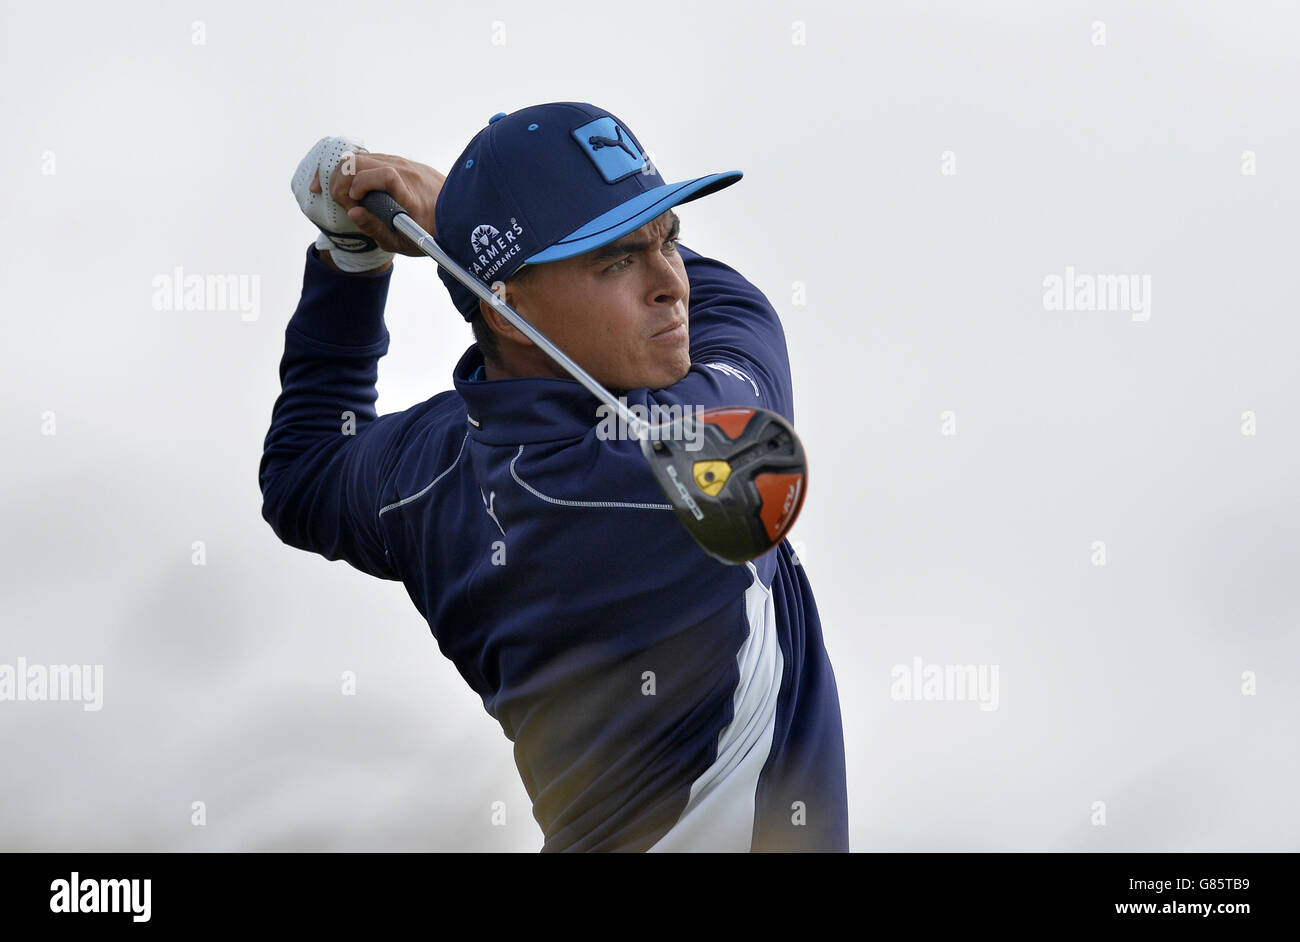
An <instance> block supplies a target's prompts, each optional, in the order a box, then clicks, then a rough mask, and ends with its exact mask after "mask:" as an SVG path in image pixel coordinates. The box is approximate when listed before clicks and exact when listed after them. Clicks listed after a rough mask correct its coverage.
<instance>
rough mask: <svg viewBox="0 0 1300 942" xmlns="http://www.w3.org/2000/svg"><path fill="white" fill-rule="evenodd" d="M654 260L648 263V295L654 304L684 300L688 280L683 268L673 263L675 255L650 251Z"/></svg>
mask: <svg viewBox="0 0 1300 942" xmlns="http://www.w3.org/2000/svg"><path fill="white" fill-rule="evenodd" d="M651 254H652V255H653V256H654V261H653V262H651V263H650V265H651V266H652V267H651V269H650V270H651V273H652V277H651V279H650V287H649V292H650V297H651V299H652V301H653V303H654V304H676V303H677V302H678V301H681V302H683V303H684V302H685V301H686V298H687V292H688V291H689V290H690V282H689V281H688V280H687V278H686V271H685V268H684V267H683V268H678V266H677V265H675V264H673V259H674V257H675V256H671V255H664V253H663V252H652V253H651Z"/></svg>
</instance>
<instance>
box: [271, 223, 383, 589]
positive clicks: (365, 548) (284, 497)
mask: <svg viewBox="0 0 1300 942" xmlns="http://www.w3.org/2000/svg"><path fill="white" fill-rule="evenodd" d="M391 275H392V269H391V268H390V269H388V270H387V271H385V272H382V273H380V274H377V275H356V274H344V273H342V272H337V271H335V270H334V269H332V268H330V267H329V266H328V265H327V264H326V263H325V262H324V261H322V260H321V258H320V256H319V255H317V253H316V249H315V247H314V246H312V247H310V248H309V249H308V250H307V262H306V269H305V271H304V274H303V285H302V297H301V299H300V300H299V302H298V308H297V310H296V311H295V312H294V314H293V317H292V318H291V319H290V320H289V324H288V326H287V327H286V328H285V341H284V356H283V358H282V359H281V361H280V386H281V391H280V395H279V397H278V398H277V399H276V401H275V406H274V407H273V409H272V412H271V427H270V430H269V431H268V432H267V435H266V440H265V443H264V445H263V451H262V461H261V465H260V468H259V471H258V480H259V483H260V486H261V490H262V517H263V519H265V520H266V522H267V523H269V524H270V525H271V529H272V530H274V531H275V534H276V536H277V537H279V538H280V540H281V541H283V542H284V543H287V544H288V545H290V546H294V547H297V548H298V549H303V550H308V551H309V552H313V553H319V554H320V555H322V556H324V557H325V558H326V559H331V560H336V559H342V560H344V561H346V562H347V563H349V564H350V565H352V566H353V567H355V568H357V569H360V570H361V571H362V572H366V573H369V574H370V575H373V576H377V577H379V578H381V579H393V580H397V579H398V578H399V576H398V575H397V572H396V569H395V567H394V564H393V561H392V559H391V558H390V556H389V553H388V548H387V546H386V545H385V540H384V536H383V532H382V530H381V529H380V525H379V504H380V498H381V496H382V494H381V492H382V485H383V482H384V481H385V480H386V477H387V473H388V471H389V470H390V468H391V465H392V460H393V456H394V455H395V453H396V443H397V438H398V436H399V435H400V434H401V431H402V429H403V427H404V423H403V422H402V416H403V415H405V413H400V412H399V413H392V414H389V415H386V416H383V417H382V418H378V417H376V415H375V400H376V399H377V398H378V391H377V390H376V388H375V383H376V381H377V379H378V374H379V365H378V364H379V358H380V357H382V356H383V355H384V354H386V353H387V352H388V341H389V335H388V328H387V327H386V325H385V324H384V304H385V302H386V300H387V297H388V284H389V280H390V278H391Z"/></svg>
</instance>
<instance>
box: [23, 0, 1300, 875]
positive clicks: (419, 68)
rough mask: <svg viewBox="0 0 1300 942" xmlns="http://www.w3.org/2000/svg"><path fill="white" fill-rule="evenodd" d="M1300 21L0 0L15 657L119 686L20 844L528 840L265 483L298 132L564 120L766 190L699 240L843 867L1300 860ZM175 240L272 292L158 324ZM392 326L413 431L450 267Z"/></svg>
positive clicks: (65, 741)
mask: <svg viewBox="0 0 1300 942" xmlns="http://www.w3.org/2000/svg"><path fill="white" fill-rule="evenodd" d="M195 21H202V24H203V29H204V32H205V39H206V44H204V45H195V44H194V42H193V37H194V26H193V24H194V22H195ZM494 21H497V22H499V23H500V24H503V26H494ZM1095 21H1102V22H1103V23H1104V24H1105V26H1104V28H1105V39H1106V42H1105V45H1096V44H1094V37H1095V36H1096V35H1097V32H1096V27H1095V26H1094V22H1095ZM799 24H802V26H800V25H799ZM502 30H504V34H503V33H502ZM800 30H803V34H804V35H805V36H806V42H805V43H803V44H799V43H797V42H795V41H793V40H794V39H796V38H797V37H798V35H799V31H800ZM1298 33H1300V14H1298V13H1297V10H1296V8H1295V6H1294V5H1293V4H1289V3H1275V4H1270V3H1261V2H1250V3H1230V2H1222V3H1204V2H1201V3H1189V2H1178V3H1175V2H1172V0H1171V2H1167V3H1151V2H1142V3H1114V2H1092V3H1073V2H1071V3H1040V4H1030V3H998V4H972V3H960V2H944V3H924V4H919V3H918V4H902V3H888V4H883V3H869V4H862V5H859V4H849V3H819V2H794V3H774V2H765V3H755V2H743V3H742V2H737V0H732V2H727V3H709V4H699V3H662V4H653V5H647V4H615V5H610V4H592V5H591V7H590V8H583V7H580V6H579V5H570V4H557V3H548V4H543V5H539V4H536V3H520V2H498V3H494V4H492V5H490V7H485V6H483V5H481V4H472V3H471V4H432V3H427V2H425V3H413V2H401V3H367V4H360V5H359V4H356V3H337V4H329V3H310V4H308V3H298V4H292V5H291V4H262V3H251V2H250V3H232V4H225V3H203V4H199V5H193V4H190V5H186V4H175V3H156V4H141V3H113V4H102V3H93V4H92V3H89V2H85V3H40V4H26V3H23V4H19V3H14V2H6V3H5V4H4V7H3V21H2V22H0V37H2V38H0V43H2V44H3V46H2V52H0V62H2V63H3V64H2V65H0V79H2V85H0V88H2V89H3V91H0V96H2V99H3V125H4V128H5V132H6V133H5V145H6V146H5V147H4V148H2V149H0V168H2V170H3V180H4V193H3V197H2V198H0V216H2V219H0V222H2V223H3V224H2V225H0V259H3V263H4V270H5V273H6V278H5V301H6V304H5V313H4V330H5V335H6V336H5V342H4V350H5V353H6V356H5V357H4V369H3V370H2V371H0V391H2V392H3V397H4V402H5V406H6V414H7V416H8V422H7V427H6V435H5V446H4V447H5V454H6V455H7V458H8V460H6V461H4V462H3V464H0V486H2V487H3V493H4V500H3V516H2V517H0V539H2V540H3V544H2V545H0V599H2V600H3V601H2V605H3V608H2V609H0V618H2V621H0V629H2V634H0V663H8V664H14V663H15V661H16V659H17V658H18V657H19V656H22V657H25V658H26V659H27V661H28V662H29V663H43V664H55V663H73V664H102V665H103V666H104V690H103V696H104V706H103V709H102V710H101V711H99V712H86V711H84V710H82V709H81V706H80V705H79V704H76V703H67V702H63V703H59V702H46V703H32V702H22V703H18V702H0V743H2V744H3V748H4V755H5V757H6V761H5V763H4V765H5V771H4V773H3V776H2V784H0V848H3V849H5V850H33V849H40V850H150V849H167V850H173V849H174V850H267V849H278V850H284V849H296V850H309V849H338V850H343V849H349V850H352V849H408V850H418V849H429V850H511V851H536V850H537V849H538V848H539V847H540V846H541V842H542V837H541V832H540V829H539V828H538V826H537V824H536V822H535V821H534V820H533V819H532V816H531V810H530V807H529V802H528V798H527V795H526V793H525V792H524V790H523V787H522V784H521V783H520V781H519V778H518V774H517V772H516V770H515V768H514V764H513V758H512V754H511V747H510V743H509V742H508V741H507V740H506V739H505V737H504V735H503V734H502V733H501V730H500V727H499V726H497V725H496V723H495V722H494V721H493V720H492V719H491V718H490V717H489V716H488V715H487V714H486V713H485V712H484V710H483V708H482V705H481V703H480V701H479V700H478V698H477V697H476V696H475V695H474V694H473V693H472V692H471V691H470V690H469V689H468V687H466V686H465V684H464V682H463V681H462V680H461V678H460V677H459V675H458V674H457V673H456V672H455V670H454V669H453V668H452V666H451V664H450V663H449V662H447V661H445V660H444V659H443V658H442V656H441V654H440V653H439V652H438V650H437V646H436V644H435V643H434V641H433V639H432V638H431V636H430V634H429V629H428V626H427V625H426V624H425V623H424V622H423V621H422V620H421V618H420V616H419V614H418V613H417V612H416V610H415V609H414V608H413V606H412V605H411V603H410V600H409V599H408V598H407V596H406V593H405V591H404V590H403V588H402V587H401V586H400V585H399V584H397V583H388V582H381V581H379V580H375V579H372V578H370V577H367V576H365V575H363V574H361V573H359V572H357V571H354V570H352V569H350V568H349V567H348V566H347V565H346V564H344V563H342V562H333V563H331V562H327V561H326V560H324V559H323V558H321V557H318V556H313V555H311V554H307V553H303V552H301V551H298V550H294V549H291V548H289V547H287V546H284V545H282V544H280V543H279V542H278V541H277V540H276V538H275V536H274V534H273V533H272V532H271V530H270V528H269V527H268V526H267V525H266V524H265V522H264V521H263V520H262V518H261V515H260V507H261V495H260V493H259V491H258V486H257V467H258V461H259V459H260V456H261V447H262V440H263V437H264V436H265V434H266V431H267V426H268V423H269V419H270V411H271V406H272V403H273V401H274V399H275V396H276V394H277V392H278V389H279V385H278V377H277V367H278V363H279V358H280V354H281V352H282V349H283V330H284V325H285V323H286V322H287V320H288V318H289V316H290V314H291V313H292V311H293V309H294V306H295V304H296V303H297V299H298V294H299V291H300V288H301V279H302V267H303V256H304V252H305V250H306V248H307V245H308V244H309V243H310V242H311V241H312V239H313V238H314V233H315V230H314V228H313V227H312V226H311V224H310V223H308V222H307V221H306V220H305V219H304V218H303V217H302V215H301V214H300V212H299V210H298V207H297V204H296V203H295V201H294V199H293V197H292V196H291V194H290V190H289V180H290V177H291V175H292V173H293V170H294V168H295V167H296V165H297V163H298V161H299V159H300V158H301V157H302V156H303V154H304V153H306V151H307V150H308V148H309V147H310V146H311V145H312V144H313V143H314V142H315V141H316V140H317V139H318V138H320V137H322V136H325V135H332V134H351V135H356V136H358V137H360V138H362V139H363V140H364V141H365V143H366V145H367V146H368V147H370V149H372V150H375V151H382V152H387V153H396V154H401V155H403V156H407V157H410V158H413V159H416V160H420V161H422V162H425V163H429V164H431V165H433V166H435V167H438V168H440V169H442V170H444V171H445V170H446V169H448V167H449V166H450V164H451V163H452V161H454V160H455V158H456V157H457V155H458V154H459V153H460V151H461V150H462V149H463V147H464V146H465V144H466V143H467V142H468V141H469V139H470V138H471V137H472V136H473V135H474V134H475V133H476V132H477V131H478V130H479V129H480V128H481V127H483V126H484V125H485V124H486V122H487V119H488V118H489V117H490V116H491V115H492V114H494V113H496V112H498V111H507V112H508V111H512V110H515V109H518V108H521V107H524V106H526V105H531V104H537V103H540V102H545V101H555V100H578V101H591V102H594V103H595V104H597V105H600V106H601V107H604V108H606V109H608V110H610V111H612V112H613V113H614V114H616V115H617V116H619V117H620V118H621V119H623V120H624V121H625V122H626V123H627V124H628V125H629V126H630V127H631V128H632V129H633V131H634V133H635V134H636V135H637V137H638V138H639V139H640V140H641V142H642V144H643V145H644V146H645V147H646V148H647V149H648V150H649V151H650V152H651V155H652V158H653V159H654V161H655V163H656V165H657V166H658V167H659V168H660V170H661V171H662V172H663V173H664V176H665V178H666V179H668V180H677V179H683V178H686V177H692V176H698V175H701V174H705V173H710V172H714V171H718V170H729V169H741V170H743V171H744V172H745V178H744V179H743V180H742V181H741V182H740V183H738V184H736V185H735V186H733V187H731V188H729V189H727V190H724V191H722V192H721V193H718V194H715V195H713V196H710V197H707V198H705V199H702V200H700V201H698V202H695V203H690V204H687V205H685V206H683V207H681V208H680V209H679V215H680V216H681V218H682V221H683V241H684V242H685V243H686V244H687V245H689V246H690V247H691V248H693V249H695V250H696V251H699V252H702V253H704V254H706V255H710V256H713V257H716V258H720V259H722V260H723V261H725V262H727V263H728V264H730V265H732V266H733V267H735V268H736V269H738V270H739V271H740V272H741V273H742V274H744V275H745V276H746V277H748V278H749V279H750V280H751V281H753V282H754V283H755V284H757V285H758V286H759V287H760V288H761V289H762V290H764V291H765V292H766V293H767V295H768V296H769V298H770V299H771V300H772V301H773V303H774V304H775V305H776V307H777V309H778V311H779V312H780V313H781V315H782V318H783V320H784V323H785V327H786V331H787V336H788V340H789V348H790V355H791V361H792V365H793V370H794V377H795V392H796V419H797V423H798V428H799V430H800V432H801V434H802V436H803V439H804V443H805V445H806V446H807V448H808V451H809V454H810V460H811V480H810V483H811V490H810V493H809V497H808V499H807V502H806V504H805V508H804V511H803V515H802V517H801V519H800V522H799V523H798V525H797V527H796V528H795V531H794V534H793V536H794V538H795V539H797V540H799V541H801V542H803V543H804V544H805V546H806V551H805V557H806V561H807V568H808V574H809V577H810V579H811V582H812V585H813V588H814V590H815V593H816V596H817V601H818V605H819V607H820V611H821V615H822V620H823V624H824V628H825V634H826V644H827V647H828V649H829V651H830V655H831V658H832V662H833V664H834V666H835V670H836V673H837V677H838V680H839V687H840V693H841V700H842V708H843V715H844V733H845V740H846V745H847V750H848V781H849V791H850V820H851V843H852V848H853V850H855V851H877V850H886V851H903V850H995V851H1021V850H1049V851H1057V850H1060V851H1065V850H1117V851H1227V850H1297V849H1300V810H1298V809H1297V798H1296V795H1297V788H1296V786H1297V771H1298V770H1300V762H1298V761H1297V736H1296V718H1297V715H1300V709H1298V708H1300V697H1298V696H1297V691H1296V677H1297V667H1300V664H1298V663H1297V662H1298V661H1300V656H1298V655H1300V645H1298V644H1297V626H1298V625H1300V603H1298V600H1297V588H1296V585H1297V583H1296V576H1295V573H1296V572H1297V568H1298V566H1300V551H1298V550H1297V545H1296V533H1297V529H1298V527H1297V524H1300V512H1298V511H1297V501H1296V493H1295V485H1296V482H1297V479H1298V477H1300V475H1297V461H1296V459H1297V457H1298V455H1300V449H1298V448H1297V409H1296V406H1297V398H1298V395H1297V394H1298V393H1300V383H1297V379H1296V372H1297V370H1296V365H1295V361H1296V349H1297V344H1298V342H1300V329H1298V328H1297V315H1298V314H1300V310H1298V307H1300V305H1297V301H1296V297H1297V295H1296V288H1295V280H1294V273H1295V271H1296V254H1297V244H1298V243H1300V239H1297V234H1296V233H1297V230H1296V219H1297V210H1298V209H1300V186H1298V185H1297V161H1298V158H1300V131H1298V130H1297V121H1296V116H1297V108H1296V92H1297V89H1298V88H1300V39H1298ZM494 34H495V35H496V36H498V37H500V36H502V35H504V38H505V42H504V44H500V43H498V44H494V43H493V37H494ZM945 151H951V152H952V154H953V155H955V161H956V170H957V172H956V174H955V175H945V174H943V173H941V172H940V171H941V167H942V163H941V161H942V159H943V154H944V152H945ZM1244 151H1253V152H1255V154H1256V160H1257V168H1258V173H1257V175H1254V176H1250V175H1243V173H1242V165H1243V156H1242V155H1243V152H1244ZM50 155H53V158H54V163H53V165H51V164H50V161H49V157H50ZM51 167H52V168H53V169H54V171H55V172H54V173H52V174H51V173H48V172H45V171H47V170H49V169H51ZM176 266H181V267H182V268H183V270H184V271H185V272H186V273H187V274H190V273H196V274H203V275H208V274H225V273H235V274H241V275H248V276H254V275H255V276H257V277H258V279H259V285H260V299H259V300H260V311H259V314H258V317H257V319H256V320H253V321H247V322H246V321H244V320H243V318H242V317H241V314H240V312H238V311H232V310H225V311H184V310H180V311H177V310H157V309H155V306H154V305H153V303H152V298H153V288H152V281H153V279H154V277H155V276H158V275H169V274H170V273H171V272H172V270H173V269H174V268H175V267H176ZM1067 266H1073V267H1074V268H1075V269H1076V271H1078V272H1081V273H1111V274H1127V273H1134V274H1145V275H1149V276H1150V278H1151V284H1152V296H1151V307H1150V319H1149V320H1147V321H1136V320H1134V319H1133V318H1132V316H1131V314H1130V313H1128V312H1124V311H1068V312H1067V311H1048V310H1045V309H1044V304H1043V279H1044V278H1045V277H1046V276H1048V275H1051V274H1054V273H1055V274H1060V275H1063V274H1064V272H1065V269H1066V267H1067ZM795 282H802V283H803V284H804V285H805V286H806V298H807V303H806V304H804V305H799V304H796V303H794V287H793V286H794V283H795ZM387 319H388V325H389V329H390V331H391V333H392V347H391V352H390V354H389V355H388V356H387V357H386V358H385V359H384V360H383V361H381V368H380V381H379V391H380V397H379V404H378V406H379V410H380V412H381V413H382V412H390V411H395V410H401V409H404V408H407V407H408V406H410V405H412V404H414V403H417V402H420V401H422V400H424V399H426V398H428V397H430V396H432V395H434V394H436V393H437V392H440V391H442V390H444V389H447V388H449V387H450V371H451V367H452V365H453V364H454V363H455V361H456V360H457V358H458V357H459V356H460V355H461V353H462V352H463V351H464V350H465V348H466V347H467V346H468V344H469V343H470V334H469V329H468V326H467V325H466V324H465V323H464V322H463V321H462V320H461V319H460V318H459V316H458V315H457V314H456V313H455V312H454V310H453V308H452V306H451V303H450V300H449V299H448V297H447V294H446V291H445V288H444V287H443V285H442V283H441V282H440V281H439V280H438V279H437V277H436V272H435V265H434V263H433V262H432V261H429V260H427V259H415V258H399V259H398V262H397V271H396V272H395V274H394V277H393V282H392V290H391V293H390V297H389V305H388V309H387ZM946 411H951V412H952V413H953V414H954V416H955V420H956V430H957V434H955V435H943V434H941V415H942V414H943V413H944V412H946ZM49 412H52V413H54V415H55V417H56V428H57V433H56V434H55V435H53V436H50V435H45V434H42V422H43V416H44V415H45V414H46V413H49ZM1245 412H1253V413H1254V414H1255V416H1256V422H1257V434H1255V435H1253V436H1246V435H1243V434H1242V415H1243V413H1245ZM194 541H203V542H204V544H205V546H206V552H207V564H206V565H205V566H195V565H192V563H191V553H192V550H191V546H192V544H193V543H194ZM1094 541H1104V543H1105V548H1106V565H1105V566H1095V565H1093V562H1092V558H1093V552H1094V550H1093V543H1094ZM914 657H920V658H922V659H923V660H924V662H925V663H937V664H975V665H979V664H983V665H997V666H998V668H999V683H1000V689H999V706H998V709H997V710H992V711H982V710H980V709H979V706H978V704H977V703H974V702H970V701H966V702H903V701H898V700H895V699H893V698H892V697H891V695H890V689H891V676H890V671H891V668H892V667H893V666H894V665H896V664H904V665H910V664H911V663H912V659H913V658H914ZM347 670H351V671H355V672H356V673H357V675H358V693H357V695H356V696H352V697H345V696H342V695H341V694H340V692H339V689H340V680H339V678H340V675H341V674H342V672H343V671H347ZM1247 671H1253V672H1255V674H1256V677H1257V691H1258V692H1257V694H1256V695H1254V696H1243V694H1242V675H1243V673H1244V672H1247ZM196 801H202V802H204V803H205V804H206V809H207V823H206V825H205V826H203V827H196V826H194V825H192V824H191V807H192V803H193V802H196ZM497 801H500V802H504V803H505V808H506V816H507V823H506V825H505V826H504V827H503V826H495V825H493V824H492V823H491V820H490V817H491V806H492V803H493V802H497ZM1094 802H1105V813H1106V822H1105V824H1104V825H1098V824H1096V823H1094V821H1095V819H1094Z"/></svg>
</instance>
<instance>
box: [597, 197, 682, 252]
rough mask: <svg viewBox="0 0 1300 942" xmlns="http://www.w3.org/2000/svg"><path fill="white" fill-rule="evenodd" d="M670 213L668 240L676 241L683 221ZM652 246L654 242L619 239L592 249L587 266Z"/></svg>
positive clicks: (642, 250) (670, 211)
mask: <svg viewBox="0 0 1300 942" xmlns="http://www.w3.org/2000/svg"><path fill="white" fill-rule="evenodd" d="M668 212H669V213H671V214H672V217H673V223H672V228H671V229H670V230H669V231H668V238H669V239H675V238H677V236H678V234H679V233H680V232H681V231H682V221H681V219H680V218H678V216H677V214H676V213H674V212H673V211H672V210H671V209H670V210H669V211H668ZM652 244H653V243H652V242H650V241H649V240H646V239H619V240H618V241H617V242H611V243H610V244H609V245H604V246H601V247H600V248H598V249H592V251H591V254H590V255H588V256H587V264H589V265H596V264H599V263H600V262H604V261H607V260H608V259H611V258H622V257H623V256H624V255H632V254H634V253H636V252H644V251H645V250H646V249H648V248H650V246H651V245H652Z"/></svg>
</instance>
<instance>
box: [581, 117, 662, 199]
mask: <svg viewBox="0 0 1300 942" xmlns="http://www.w3.org/2000/svg"><path fill="white" fill-rule="evenodd" d="M573 138H574V140H576V141H577V142H578V145H579V146H580V147H581V148H582V150H583V153H585V154H586V155H587V156H588V157H590V158H591V162H592V163H593V164H595V165H596V169H597V170H599V171H600V175H601V176H602V177H604V178H605V182H606V183H617V182H618V181H619V180H623V179H625V178H627V177H630V176H632V174H634V173H640V172H641V171H642V169H643V168H644V167H645V166H646V159H645V157H644V156H643V155H642V154H641V151H640V149H639V148H638V147H637V145H636V141H635V140H634V139H633V138H632V135H631V134H630V133H629V132H627V131H624V130H623V128H622V127H621V126H620V125H619V124H618V122H616V121H615V120H614V119H613V118H610V117H600V118H597V119H596V120H594V121H588V122H587V123H586V124H584V125H583V126H582V127H580V128H574V129H573Z"/></svg>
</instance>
